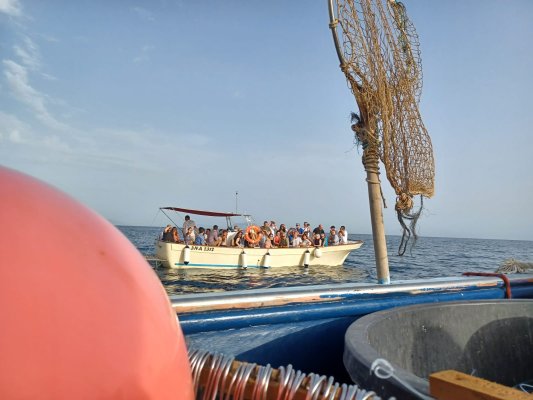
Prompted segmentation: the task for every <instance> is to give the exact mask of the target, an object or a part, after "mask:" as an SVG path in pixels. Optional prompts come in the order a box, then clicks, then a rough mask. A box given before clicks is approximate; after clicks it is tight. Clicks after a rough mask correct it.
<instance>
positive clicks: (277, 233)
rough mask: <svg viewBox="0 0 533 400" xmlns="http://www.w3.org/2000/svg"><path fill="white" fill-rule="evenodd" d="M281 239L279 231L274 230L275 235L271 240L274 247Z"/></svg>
mask: <svg viewBox="0 0 533 400" xmlns="http://www.w3.org/2000/svg"><path fill="white" fill-rule="evenodd" d="M280 240H281V237H280V231H278V232H276V235H275V236H274V240H273V241H272V244H273V245H274V246H276V247H278V246H279V241H280Z"/></svg>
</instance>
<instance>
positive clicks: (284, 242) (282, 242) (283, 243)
mask: <svg viewBox="0 0 533 400" xmlns="http://www.w3.org/2000/svg"><path fill="white" fill-rule="evenodd" d="M279 247H289V238H288V237H287V234H286V233H285V232H284V231H282V230H281V229H280V230H279Z"/></svg>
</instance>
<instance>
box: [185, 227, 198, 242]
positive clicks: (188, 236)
mask: <svg viewBox="0 0 533 400" xmlns="http://www.w3.org/2000/svg"><path fill="white" fill-rule="evenodd" d="M195 239H196V235H195V234H194V228H193V227H192V226H189V227H188V228H187V231H186V233H185V244H193V243H194V240H195Z"/></svg>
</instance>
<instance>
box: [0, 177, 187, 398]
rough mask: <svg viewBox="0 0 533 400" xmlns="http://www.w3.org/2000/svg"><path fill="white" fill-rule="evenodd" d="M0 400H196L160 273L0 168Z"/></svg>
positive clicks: (55, 196) (39, 188)
mask: <svg viewBox="0 0 533 400" xmlns="http://www.w3.org/2000/svg"><path fill="white" fill-rule="evenodd" d="M0 187H2V196H1V198H0V204H1V207H0V221H1V230H0V260H1V261H0V304H1V306H2V313H1V317H0V318H1V325H2V328H1V329H0V354H1V357H0V398H2V399H14V398H17V399H21V398H33V399H141V398H142V399H193V398H194V394H193V386H192V382H191V372H190V367H189V362H188V356H187V350H186V347H185V341H184V338H183V334H182V332H181V329H180V327H179V324H178V322H177V319H176V315H175V313H174V312H173V310H172V308H171V307H170V303H169V300H168V297H167V295H166V293H165V291H164V288H163V287H162V285H161V283H160V282H159V279H158V278H157V276H156V274H155V273H154V272H153V270H152V269H151V268H150V266H149V265H148V264H147V263H146V261H145V260H144V258H143V257H142V256H141V254H140V253H139V252H138V251H137V250H136V248H135V247H134V246H133V245H132V244H131V243H130V242H129V241H128V240H127V239H126V238H125V237H124V236H123V235H122V234H121V233H120V232H119V231H118V230H117V229H116V228H115V227H114V226H113V225H111V224H110V223H109V222H107V221H106V220H105V219H103V218H102V217H100V216H98V215H97V214H95V213H94V212H92V211H91V210H89V209H88V208H86V207H84V206H82V205H81V204H79V203H78V202H76V201H74V200H73V199H71V198H70V197H68V196H66V195H65V194H63V193H61V192H59V191H58V190H56V189H54V188H52V187H50V186H48V185H46V184H43V183H42V182H39V181H37V180H36V179H34V178H31V177H29V176H27V175H23V174H21V173H18V172H16V171H13V170H10V169H7V168H4V167H0Z"/></svg>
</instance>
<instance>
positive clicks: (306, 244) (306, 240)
mask: <svg viewBox="0 0 533 400" xmlns="http://www.w3.org/2000/svg"><path fill="white" fill-rule="evenodd" d="M311 244H312V243H311V240H309V237H308V236H307V233H304V234H303V235H302V244H301V246H302V247H309V246H311Z"/></svg>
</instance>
